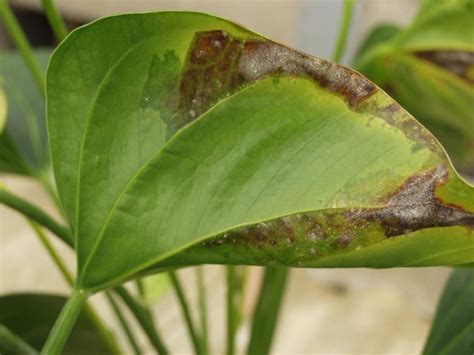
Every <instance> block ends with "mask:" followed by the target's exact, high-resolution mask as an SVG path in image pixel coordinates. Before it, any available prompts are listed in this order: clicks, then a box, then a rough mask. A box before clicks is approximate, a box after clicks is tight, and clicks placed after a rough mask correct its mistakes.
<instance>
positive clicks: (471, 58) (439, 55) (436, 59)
mask: <svg viewBox="0 0 474 355" xmlns="http://www.w3.org/2000/svg"><path fill="white" fill-rule="evenodd" d="M416 56H417V57H419V58H422V59H424V60H427V61H429V62H431V63H433V64H435V65H438V66H440V67H442V68H444V69H446V70H448V71H450V72H451V73H453V74H454V75H456V76H458V77H459V78H461V79H463V80H466V81H467V82H469V83H471V84H474V73H473V70H474V52H466V51H424V52H418V53H416Z"/></svg>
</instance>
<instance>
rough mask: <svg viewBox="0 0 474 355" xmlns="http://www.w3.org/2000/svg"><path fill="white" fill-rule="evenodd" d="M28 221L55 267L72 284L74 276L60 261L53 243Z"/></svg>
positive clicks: (35, 225)
mask: <svg viewBox="0 0 474 355" xmlns="http://www.w3.org/2000/svg"><path fill="white" fill-rule="evenodd" d="M28 223H29V224H30V225H31V228H33V230H34V231H35V233H36V235H37V236H38V238H39V240H40V241H41V243H42V244H43V246H44V247H45V249H46V250H47V252H48V254H49V255H50V256H51V258H52V259H53V262H54V264H56V266H57V268H58V269H59V271H60V272H61V275H63V277H64V279H65V280H66V282H67V283H68V285H69V286H71V287H72V286H73V285H74V278H73V277H72V275H71V273H70V272H69V270H68V269H67V267H66V265H65V264H64V262H63V261H62V259H61V257H60V256H59V254H58V253H57V252H56V249H54V247H53V245H52V244H51V242H50V241H49V239H48V237H47V236H46V234H45V233H44V232H43V230H42V229H41V228H40V227H39V226H38V225H37V224H36V223H35V222H32V221H31V220H29V219H28Z"/></svg>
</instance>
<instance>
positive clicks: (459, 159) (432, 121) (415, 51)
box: [355, 0, 474, 169]
mask: <svg viewBox="0 0 474 355" xmlns="http://www.w3.org/2000/svg"><path fill="white" fill-rule="evenodd" d="M472 23H474V1H473V0H453V1H433V0H429V1H425V2H423V4H422V6H421V8H420V11H419V14H418V16H417V17H416V18H415V20H414V21H413V23H412V24H411V25H410V26H409V27H408V28H406V29H405V30H402V31H399V33H398V34H395V31H394V32H393V33H392V34H391V36H387V38H386V39H385V40H378V41H377V44H375V45H374V38H375V39H380V38H381V35H380V34H381V32H383V34H384V35H387V34H389V31H388V30H387V28H385V27H383V28H385V29H384V30H383V31H382V29H381V28H376V29H375V30H374V32H373V33H372V34H370V35H369V36H368V38H367V40H366V41H365V42H364V43H363V44H362V47H361V49H360V50H359V52H358V55H357V57H356V60H355V65H356V68H357V69H358V70H360V71H361V72H362V73H363V74H365V75H367V76H368V78H370V79H372V80H374V81H375V82H376V83H377V84H378V85H380V86H382V87H383V88H385V89H386V90H387V91H388V92H389V93H390V94H391V95H392V96H393V97H394V98H395V99H396V100H397V101H398V102H399V103H400V104H401V105H402V106H403V107H405V108H406V109H407V110H408V111H410V113H412V114H413V115H414V116H415V117H416V118H417V119H419V120H420V121H421V122H422V123H423V124H424V125H425V126H426V127H427V128H428V129H429V130H430V131H431V132H433V133H434V134H435V136H436V137H438V138H439V139H440V140H441V142H442V143H443V144H444V146H445V147H446V149H447V150H448V152H449V153H450V154H451V155H452V157H453V158H454V159H455V163H457V164H459V166H460V167H462V168H464V169H472V168H473V167H474V129H473V127H474V115H473V114H472V107H473V105H474V27H473V26H472Z"/></svg>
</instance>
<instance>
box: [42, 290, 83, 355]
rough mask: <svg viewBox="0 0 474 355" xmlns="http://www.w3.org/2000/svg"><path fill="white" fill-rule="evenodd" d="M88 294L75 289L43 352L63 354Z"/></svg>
mask: <svg viewBox="0 0 474 355" xmlns="http://www.w3.org/2000/svg"><path fill="white" fill-rule="evenodd" d="M87 296H88V295H87V294H86V293H84V291H82V290H78V289H73V291H72V293H71V295H70V296H69V299H68V300H67V302H66V304H65V305H64V307H63V309H62V311H61V313H60V314H59V317H58V319H57V320H56V323H55V324H54V327H53V329H52V330H51V333H50V334H49V337H48V340H47V341H46V344H45V345H44V347H43V350H42V351H41V354H44V355H56V354H61V351H62V349H63V347H64V344H65V343H66V340H67V339H68V337H69V334H70V333H71V330H72V328H73V326H74V324H75V323H76V320H77V317H78V316H79V313H80V312H81V309H82V306H83V305H84V303H85V301H86V300H87Z"/></svg>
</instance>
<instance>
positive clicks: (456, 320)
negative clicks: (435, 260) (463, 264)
mask: <svg viewBox="0 0 474 355" xmlns="http://www.w3.org/2000/svg"><path fill="white" fill-rule="evenodd" d="M473 353H474V268H459V269H457V270H455V271H454V272H453V273H452V274H451V277H450V278H449V280H448V282H447V284H446V287H445V289H444V292H443V295H442V296H441V299H440V301H439V304H438V310H437V312H436V316H435V319H434V322H433V325H432V328H431V333H430V335H429V338H428V341H427V343H426V346H425V349H424V351H423V354H424V355H431V354H433V355H434V354H437V355H438V354H444V355H471V354H473Z"/></svg>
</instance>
